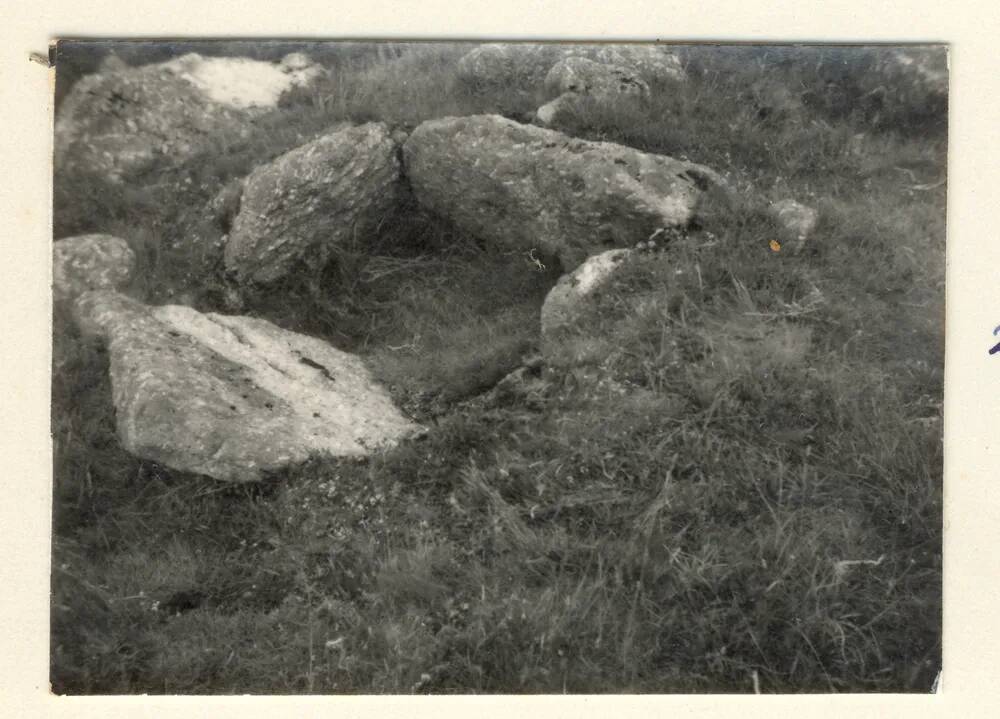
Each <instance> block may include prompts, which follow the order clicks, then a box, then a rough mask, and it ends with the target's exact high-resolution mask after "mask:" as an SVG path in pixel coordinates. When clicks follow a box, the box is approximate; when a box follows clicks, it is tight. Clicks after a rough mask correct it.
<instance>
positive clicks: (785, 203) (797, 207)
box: [771, 199, 819, 252]
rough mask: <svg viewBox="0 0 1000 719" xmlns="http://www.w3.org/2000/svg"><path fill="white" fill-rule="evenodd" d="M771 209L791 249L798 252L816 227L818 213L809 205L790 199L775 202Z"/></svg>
mask: <svg viewBox="0 0 1000 719" xmlns="http://www.w3.org/2000/svg"><path fill="white" fill-rule="evenodd" d="M771 211H772V212H773V213H774V216H775V217H776V218H777V220H778V222H779V223H781V226H782V227H783V228H784V230H785V232H787V233H788V236H789V238H790V240H791V242H792V251H793V252H799V251H801V250H802V248H803V247H804V246H805V243H806V240H808V239H809V236H810V235H811V234H812V232H813V230H815V229H816V223H817V222H818V221H819V213H818V212H817V211H816V210H814V209H813V208H811V207H808V206H806V205H803V204H801V203H799V202H796V201H795V200H792V199H786V200H781V201H779V202H775V203H774V204H773V205H772V206H771Z"/></svg>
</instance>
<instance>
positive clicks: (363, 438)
mask: <svg viewBox="0 0 1000 719" xmlns="http://www.w3.org/2000/svg"><path fill="white" fill-rule="evenodd" d="M75 312H76V317H77V321H78V322H79V324H80V326H81V329H82V330H83V331H84V333H85V334H89V335H97V336H99V337H101V338H103V339H104V341H105V342H106V343H107V345H108V354H109V357H110V365H111V382H112V388H113V397H114V405H115V410H116V415H117V427H118V435H119V439H120V441H121V443H122V446H123V447H124V448H125V449H126V450H127V451H129V452H130V453H132V454H134V455H135V456H137V457H140V458H143V459H149V460H152V461H155V462H158V463H160V464H163V465H165V466H167V467H170V468H172V469H177V470H181V471H184V472H193V473H199V474H206V475H209V476H211V477H215V478H216V479H220V480H225V481H230V482H248V481H255V480H259V479H261V478H262V477H263V476H264V474H265V473H267V472H271V471H275V470H278V469H281V468H282V467H285V466H287V465H290V464H294V463H298V462H302V461H304V460H306V459H308V458H309V457H310V456H312V455H317V454H329V455H333V456H363V455H367V454H370V453H371V452H373V451H376V450H378V449H380V448H385V447H388V446H392V445H393V444H395V443H396V442H398V441H399V440H400V439H402V438H405V437H407V436H409V435H411V434H413V433H415V432H417V431H419V430H420V429H421V428H420V427H419V426H418V425H416V424H414V423H413V422H411V421H409V420H408V419H406V418H405V417H404V416H403V415H402V414H401V413H400V411H399V410H398V409H397V408H396V407H395V406H394V405H393V403H392V400H391V399H390V398H389V395H388V393H387V392H386V391H385V390H384V389H383V388H382V387H380V386H379V385H378V384H376V383H375V382H374V380H373V379H372V377H371V375H370V373H369V372H368V370H367V369H366V367H365V366H364V364H363V363H362V361H361V360H360V359H359V358H358V357H356V356H354V355H351V354H348V353H346V352H342V351H340V350H337V349H335V348H333V347H331V346H329V345H328V344H326V343H325V342H322V341H320V340H318V339H315V338H312V337H308V336H306V335H302V334H297V333H295V332H289V331H287V330H283V329H281V328H279V327H277V326H275V325H273V324H271V323H270V322H267V321H266V320H262V319H257V318H253V317H239V316H226V315H217V314H202V313H200V312H198V311H196V310H193V309H191V308H189V307H182V306H176V305H168V306H163V307H149V306H147V305H144V304H142V303H139V302H137V301H135V300H132V299H129V298H127V297H125V296H123V295H121V294H118V293H116V292H111V291H97V292H89V293H87V294H85V295H83V296H81V297H80V298H79V299H78V300H77V302H76V305H75Z"/></svg>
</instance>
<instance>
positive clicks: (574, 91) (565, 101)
mask: <svg viewBox="0 0 1000 719" xmlns="http://www.w3.org/2000/svg"><path fill="white" fill-rule="evenodd" d="M545 93H546V95H548V96H549V97H555V99H554V100H551V101H549V102H547V103H546V104H544V105H542V106H541V107H539V108H538V110H537V111H536V112H535V119H536V120H537V121H538V122H539V123H540V124H542V125H545V126H548V125H551V124H552V123H553V122H555V120H556V117H557V116H558V115H559V113H560V112H563V111H564V110H566V109H568V108H571V107H573V106H574V105H575V104H577V103H578V102H579V101H580V98H583V97H589V98H592V99H593V100H594V101H596V102H598V103H601V104H613V103H620V102H621V101H622V100H623V99H633V100H642V99H644V98H647V97H649V85H647V84H646V82H645V81H644V80H642V79H641V78H640V77H639V76H638V75H637V74H636V73H635V72H633V71H632V70H629V69H627V68H624V67H622V66H620V65H610V64H605V63H600V62H595V61H593V60H588V59H587V58H585V57H576V56H573V57H568V58H565V59H563V60H560V61H559V62H557V63H556V64H555V65H553V66H552V69H551V70H549V73H548V75H546V76H545Z"/></svg>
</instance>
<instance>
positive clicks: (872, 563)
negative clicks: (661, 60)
mask: <svg viewBox="0 0 1000 719" xmlns="http://www.w3.org/2000/svg"><path fill="white" fill-rule="evenodd" d="M462 51H463V48H461V47H457V46H448V47H445V46H442V47H436V46H428V47H425V48H423V49H417V50H413V49H412V48H402V52H395V53H392V57H390V58H389V59H388V60H386V59H385V58H384V57H383V59H382V60H378V59H377V58H375V57H373V55H372V53H370V52H368V53H363V52H360V51H359V52H358V53H357V54H351V53H348V52H347V50H345V51H344V52H345V54H344V56H343V57H340V58H339V59H338V60H337V61H336V62H333V61H332V60H331V61H330V62H329V63H328V64H329V65H330V66H331V67H332V68H333V70H334V72H333V74H332V79H331V81H330V84H329V85H327V86H326V87H324V88H321V89H319V90H317V91H315V92H312V93H301V94H299V95H297V96H295V97H292V98H290V99H289V101H288V103H286V105H285V107H284V108H283V109H282V110H281V112H280V113H279V114H278V115H277V116H276V117H275V118H273V119H271V120H269V121H267V122H266V123H264V124H263V125H261V126H259V127H256V128H254V130H253V132H252V133H251V135H250V136H249V137H247V138H242V139H237V138H228V139H227V138H220V145H219V149H218V151H217V152H213V153H211V154H209V155H207V156H205V157H202V158H198V160H197V161H196V162H193V163H191V164H190V166H186V167H183V168H180V169H177V170H172V171H170V172H165V173H163V174H162V175H160V176H158V177H157V178H155V182H152V183H151V184H145V185H144V184H142V183H137V184H136V185H134V186H129V187H128V188H109V187H107V186H106V185H104V184H102V183H101V181H100V180H99V179H95V178H67V177H60V178H56V198H57V200H56V228H57V229H56V236H57V237H59V236H63V235H67V234H72V233H77V232H83V231H106V232H113V233H117V234H120V235H121V236H123V237H125V238H126V239H128V240H129V242H130V243H131V244H132V245H133V249H135V250H136V252H137V255H138V258H139V265H140V274H139V277H138V278H137V281H136V284H135V287H134V288H133V290H134V292H135V293H136V294H137V295H138V296H140V297H144V298H146V299H148V300H150V301H153V302H167V301H184V302H187V303H190V304H193V305H194V306H197V307H199V308H200V309H206V310H220V309H225V292H224V290H225V284H224V281H223V278H222V277H221V275H220V272H219V268H218V266H217V264H213V262H215V261H214V260H213V258H212V256H211V253H210V252H209V251H207V250H202V249H198V248H199V247H201V245H198V244H197V243H193V242H191V241H190V240H191V238H192V237H194V236H195V235H198V234H199V233H202V234H205V233H209V234H210V233H213V232H214V233H219V232H221V231H222V230H221V228H219V227H216V226H213V225H212V224H211V223H212V220H211V218H210V217H207V216H206V215H205V213H204V206H205V204H206V203H207V202H208V201H209V200H210V199H211V198H212V197H214V196H215V195H216V194H217V193H218V192H219V190H221V189H222V188H223V187H224V186H225V185H226V184H227V183H229V182H231V181H232V180H233V179H235V178H238V177H241V176H243V175H245V174H246V173H247V172H249V171H250V170H251V169H252V168H253V167H254V166H255V165H256V164H257V163H260V162H266V161H267V160H269V159H270V158H273V157H275V156H277V155H278V154H280V153H282V152H284V151H286V150H288V149H290V148H291V147H294V146H295V145H297V144H300V143H301V142H305V141H307V140H308V139H309V138H311V137H312V136H315V134H316V133H319V132H322V131H324V129H326V128H329V127H332V126H334V125H335V124H336V123H337V122H340V121H342V120H345V119H348V120H353V121H362V120H371V119H378V120H386V121H389V122H390V123H391V124H392V125H394V126H399V127H404V128H405V127H408V126H411V125H413V124H415V123H417V122H419V121H420V120H423V119H426V118H430V117H435V116H443V115H448V114H465V113H471V112H484V111H491V112H496V111H501V112H506V113H518V112H524V111H528V110H531V109H534V108H533V107H528V104H529V103H530V101H531V100H530V98H529V99H526V98H525V96H524V94H523V93H519V92H517V91H516V89H514V88H511V89H510V92H504V91H503V90H494V91H493V92H492V93H473V92H470V91H469V90H468V89H467V88H463V87H460V86H459V85H457V84H456V83H455V81H454V62H455V61H456V60H457V58H458V57H459V56H460V55H461V52H462ZM352 52H353V51H352ZM682 52H683V55H684V58H685V62H686V65H687V69H688V73H689V75H690V76H691V81H690V82H689V83H687V84H684V85H671V86H670V87H669V88H668V87H663V88H657V90H658V92H657V93H654V97H653V99H652V100H651V101H650V102H649V103H647V104H644V105H642V104H637V105H631V106H625V105H620V106H613V107H607V108H605V107H600V106H598V105H596V104H594V103H588V102H583V103H581V105H580V106H579V108H578V109H577V110H576V111H575V112H574V113H570V114H568V116H565V117H563V118H561V119H560V122H562V123H563V127H564V128H565V129H567V130H568V131H570V132H572V133H574V134H579V135H581V136H585V137H590V138H593V139H606V140H611V141H615V142H621V143H624V144H628V145H632V146H634V147H637V148H639V149H642V150H646V151H650V152H663V153H667V154H672V155H675V156H685V157H688V158H689V159H691V160H694V161H698V162H703V163H705V164H707V165H709V166H711V167H713V168H714V169H717V170H719V171H721V172H723V173H725V174H726V175H727V176H728V177H729V179H730V183H731V185H732V187H733V189H734V196H732V197H730V198H729V199H728V200H727V201H726V202H719V204H718V205H717V206H709V207H705V208H703V209H704V213H703V214H704V219H703V221H702V223H701V226H699V227H692V228H689V230H688V231H687V232H686V233H685V235H684V236H683V237H681V238H679V239H676V240H674V241H673V242H672V243H671V244H670V245H668V247H667V248H666V249H665V250H663V251H659V252H640V253H636V254H635V255H634V256H633V257H632V259H630V260H629V261H628V262H627V263H626V264H625V266H624V267H623V268H622V270H621V272H620V273H619V275H617V276H616V279H615V282H613V283H610V284H608V285H606V286H604V287H603V288H602V289H601V290H599V291H598V292H597V293H596V295H595V296H594V298H593V300H592V301H591V302H590V303H589V304H588V306H587V309H586V311H585V312H584V313H583V314H582V315H581V316H580V317H579V319H578V320H577V321H576V322H575V324H574V325H573V326H572V327H570V328H568V330H567V331H566V332H564V333H563V334H562V335H561V336H559V337H558V338H556V339H555V340H554V341H553V342H552V343H550V345H551V346H549V345H548V344H547V346H546V348H545V354H546V362H545V366H544V367H543V368H542V369H541V370H540V371H539V373H538V375H537V376H528V378H527V379H525V380H524V384H522V385H518V384H517V383H513V384H511V385H510V386H509V387H508V388H507V390H506V391H505V393H503V394H496V393H493V394H491V393H485V394H480V393H481V392H482V390H484V389H488V388H489V386H490V385H491V384H492V383H494V382H496V380H498V379H499V378H500V377H502V376H503V375H504V374H505V373H506V372H507V371H509V370H510V369H513V368H514V367H515V366H517V364H519V363H520V361H521V357H522V356H523V355H524V354H527V353H531V352H532V351H534V350H535V349H536V347H537V343H538V333H539V327H538V310H539V307H540V305H541V303H542V301H543V298H544V296H545V293H546V292H547V290H548V289H549V288H550V287H551V286H552V284H553V283H554V282H555V280H556V279H557V277H558V275H559V273H560V271H561V268H559V267H558V265H557V264H556V263H552V262H548V261H545V262H544V264H545V265H546V268H545V269H544V270H540V269H539V268H538V266H537V265H536V264H535V263H534V262H533V261H532V258H531V257H530V256H528V257H526V256H523V255H521V254H518V253H511V252H507V251H505V250H503V249H501V248H492V247H488V246H484V245H482V244H481V243H479V242H478V241H476V240H475V239H474V238H470V237H466V236H463V235H462V234H461V233H459V232H456V231H455V230H454V228H451V227H449V226H448V225H447V224H445V223H443V222H442V221H440V220H439V219H436V218H431V217H427V216H424V215H423V214H421V213H420V212H419V211H418V209H417V208H416V207H413V206H411V207H406V208H404V209H403V210H402V211H401V212H400V214H399V215H398V216H394V217H387V218H385V221H384V222H383V224H382V228H381V229H380V231H379V232H378V234H377V236H376V237H371V238H364V239H365V242H364V243H363V244H362V243H359V245H358V246H357V247H347V248H344V249H343V251H342V252H341V253H340V254H339V255H338V257H337V259H336V260H335V261H334V262H332V263H331V264H330V265H328V266H327V267H324V268H315V269H313V270H310V271H303V272H301V273H299V274H297V275H296V277H295V278H294V279H292V280H289V281H288V282H286V283H283V284H279V285H276V286H273V287H269V288H266V289H265V290H264V291H262V292H259V293H257V294H255V295H253V296H250V297H248V298H247V307H246V308H245V309H244V310H243V311H245V312H248V313H251V314H255V315H259V316H264V317H267V318H269V319H271V320H272V321H275V322H276V323H278V324H279V325H281V326H283V327H287V328H289V329H293V330H298V331H304V332H308V333H310V334H314V335H316V336H320V337H323V338H325V339H327V340H329V341H330V342H332V343H333V344H335V345H337V346H339V347H342V348H344V349H349V350H351V351H355V352H358V353H361V354H362V355H364V356H365V357H366V358H367V360H368V361H369V364H370V366H371V367H372V368H373V370H374V371H375V373H376V375H377V376H379V378H380V379H381V380H382V381H383V382H384V383H385V384H386V385H387V386H389V387H390V388H391V390H392V392H393V394H394V396H395V397H396V398H397V399H398V400H399V401H400V402H401V403H402V405H403V406H404V407H405V408H406V409H407V410H408V411H410V412H411V413H413V414H414V415H416V416H417V417H418V418H419V419H420V420H421V421H424V422H425V423H426V424H427V425H428V430H429V431H428V433H427V435H426V436H425V437H424V438H423V439H421V440H419V441H413V442H409V443H405V444H403V445H401V446H400V447H398V448H396V449H395V450H393V451H391V452H388V453H385V454H383V455H378V456H375V457H372V458H371V459H370V460H368V461H364V462H356V461H343V460H335V459H332V458H323V457H319V458H316V459H314V460H312V461H310V462H308V463H306V464H304V465H302V466H297V467H292V468H289V469H288V470H287V471H285V472H282V473H281V474H280V476H275V477H273V478H271V479H270V480H269V481H267V482H264V483H262V484H260V485H255V486H236V487H232V486H223V485H216V484H212V483H211V482H208V481H207V480H205V479H204V478H199V477H191V476H186V475H182V474H179V473H172V472H169V471H167V470H165V469H164V468H161V467H157V466H154V465H152V464H150V463H147V462H142V461H138V460H136V459H134V458H131V457H129V456H128V455H127V454H125V453H124V452H122V451H121V449H120V448H119V447H118V444H117V441H116V439H115V436H114V432H115V429H114V418H113V412H112V409H111V401H110V383H109V380H108V378H107V359H106V356H105V355H104V353H103V352H102V351H101V350H100V349H99V348H97V347H96V346H94V345H92V344H91V343H89V342H85V341H83V340H82V339H81V338H80V337H79V336H78V334H77V332H76V330H75V329H74V328H73V326H72V323H71V322H70V320H69V318H68V316H66V314H65V309H64V308H57V313H56V317H55V326H54V327H55V329H54V338H53V340H54V353H53V415H52V417H53V434H54V438H55V450H56V451H55V460H54V461H55V506H54V520H55V522H54V549H53V554H54V571H53V592H54V595H53V597H54V598H53V606H52V622H53V632H52V647H53V651H52V681H53V686H54V689H55V691H57V692H68V693H94V692H112V693H117V692H152V693H229V692H232V693H243V692H267V693H299V692H324V693H336V692H404V693H405V692H438V693H449V692H527V693H530V692H560V691H567V692H587V693H591V692H621V691H626V692H630V691H631V692H673V691H690V692H705V691H727V692H750V691H753V690H754V678H755V677H756V679H757V681H758V682H759V685H760V688H761V690H762V691H765V692H782V691H789V692H802V691H806V692H808V691H817V692H827V691H927V690H928V689H929V687H930V683H931V681H932V679H933V676H934V673H935V672H936V670H937V668H938V667H939V665H940V627H941V624H940V622H941V616H940V611H941V604H940V602H941V472H942V446H941V424H940V419H941V405H940V398H941V396H942V371H941V370H942V355H943V336H942V326H943V325H942V319H943V313H942V309H943V277H944V265H943V258H944V254H943V239H944V199H945V188H944V186H943V184H938V183H940V182H941V181H942V180H943V167H944V165H943V156H944V155H943V151H944V136H943V134H942V130H943V119H944V118H943V115H942V114H941V108H936V109H935V108H931V107H926V106H921V105H919V104H916V105H915V104H913V98H911V97H907V96H905V93H896V94H893V93H891V92H890V93H888V94H886V93H881V94H879V95H878V97H879V98H880V99H879V100H878V102H879V103H881V104H880V105H877V106H876V104H875V101H874V100H873V99H871V98H868V99H865V98H866V97H868V94H869V93H870V88H868V86H867V84H866V83H868V82H869V80H870V78H869V76H868V75H866V74H865V72H864V70H865V69H866V68H868V67H870V66H871V64H872V63H873V62H874V61H875V60H876V59H877V58H875V57H874V55H873V54H871V53H867V51H866V52H865V53H858V52H857V51H854V52H853V53H846V51H844V50H834V49H826V50H808V49H807V50H796V51H790V50H789V51H785V52H781V53H778V54H777V55H775V54H774V52H773V51H770V50H769V51H766V52H767V54H766V55H765V51H764V50H762V49H751V48H737V49H728V50H718V49H715V50H713V49H708V48H693V47H692V48H685V49H684V50H683V51H682ZM845 53H846V54H845ZM383 54H384V53H383ZM331 57H332V56H331ZM338 57H339V56H338ZM845 60H850V62H846V63H845V62H844V61H845ZM859 148H861V150H860V151H859ZM150 179H151V180H152V179H153V178H150ZM784 197H795V198H797V199H800V200H801V201H803V202H807V203H808V204H810V205H812V206H814V207H816V208H817V209H818V210H819V213H820V221H819V225H818V227H817V229H816V232H815V234H814V236H813V237H812V238H811V239H810V240H809V242H808V243H807V244H806V246H805V248H804V249H803V251H802V252H800V253H798V254H791V253H789V252H786V251H784V250H783V251H780V252H775V251H773V250H772V249H771V247H770V245H769V242H770V240H772V239H775V238H776V237H778V236H779V232H780V228H779V227H778V226H777V224H776V222H775V220H774V219H773V218H772V217H771V215H770V214H769V212H768V206H767V203H768V201H769V200H778V199H782V198H784ZM637 239H645V238H637Z"/></svg>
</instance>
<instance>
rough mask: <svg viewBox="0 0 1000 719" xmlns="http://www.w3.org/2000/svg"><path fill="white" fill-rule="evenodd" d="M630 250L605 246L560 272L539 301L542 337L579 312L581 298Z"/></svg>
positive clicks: (603, 281) (611, 272)
mask: <svg viewBox="0 0 1000 719" xmlns="http://www.w3.org/2000/svg"><path fill="white" fill-rule="evenodd" d="M631 255H632V250H628V249H619V250H608V251H607V252H602V253H601V254H599V255H593V256H592V257H590V258H588V259H587V261H586V262H584V263H583V264H582V265H580V266H579V267H577V268H576V269H575V270H573V272H571V273H569V274H567V275H563V276H562V278H560V280H559V282H557V283H556V285H555V287H553V288H552V289H551V290H549V294H548V295H546V297H545V303H544V304H543V305H542V316H541V320H542V341H543V343H544V342H546V341H548V340H549V339H551V338H552V337H553V336H554V335H555V334H556V333H557V332H558V331H559V330H560V329H562V328H564V327H566V326H568V325H570V324H572V322H573V321H574V320H575V319H576V318H577V317H578V316H579V314H580V310H581V307H582V306H583V302H584V300H585V299H586V298H587V297H589V296H590V295H592V294H593V293H594V291H595V290H597V289H598V288H600V287H602V286H604V285H605V284H607V282H608V281H609V280H610V279H611V277H612V276H613V275H614V274H615V271H616V270H617V269H618V268H619V267H620V266H621V264H622V262H624V261H625V260H626V259H627V258H628V257H630V256H631Z"/></svg>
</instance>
